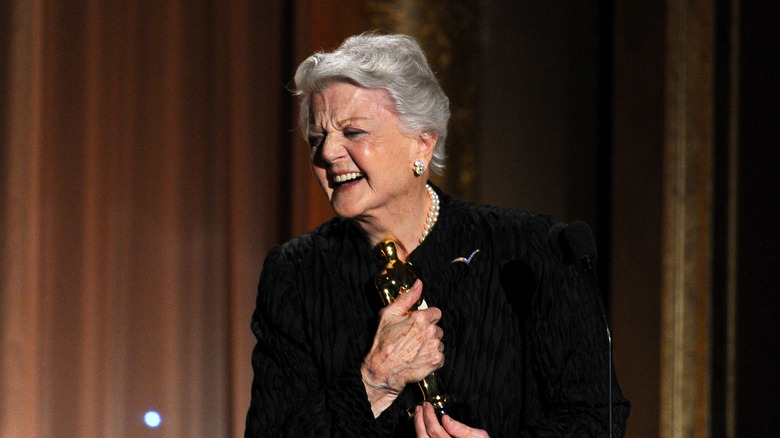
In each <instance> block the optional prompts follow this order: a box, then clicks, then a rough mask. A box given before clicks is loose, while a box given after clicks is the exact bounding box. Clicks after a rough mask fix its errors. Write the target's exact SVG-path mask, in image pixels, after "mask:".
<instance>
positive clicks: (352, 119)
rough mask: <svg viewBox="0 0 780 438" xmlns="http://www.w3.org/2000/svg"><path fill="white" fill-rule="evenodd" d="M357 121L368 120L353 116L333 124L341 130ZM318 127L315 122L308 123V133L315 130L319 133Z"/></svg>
mask: <svg viewBox="0 0 780 438" xmlns="http://www.w3.org/2000/svg"><path fill="white" fill-rule="evenodd" d="M358 120H369V117H362V116H355V117H350V118H348V119H344V120H339V121H337V122H336V123H335V125H336V127H337V128H339V129H341V128H343V127H344V126H346V125H349V124H350V123H352V122H355V121H358ZM320 127H321V126H320V125H319V124H318V123H316V121H313V122H312V123H309V132H311V131H312V130H313V129H317V130H318V131H321V129H320Z"/></svg>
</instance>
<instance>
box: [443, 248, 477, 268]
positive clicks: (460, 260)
mask: <svg viewBox="0 0 780 438" xmlns="http://www.w3.org/2000/svg"><path fill="white" fill-rule="evenodd" d="M478 252H479V250H478V249H475V250H474V252H472V253H471V255H470V256H469V257H468V258H466V257H458V258H456V259H455V260H453V261H451V262H450V263H457V262H463V263H465V264H467V265H468V264H469V263H471V259H473V258H474V256H475V255H477V253H478Z"/></svg>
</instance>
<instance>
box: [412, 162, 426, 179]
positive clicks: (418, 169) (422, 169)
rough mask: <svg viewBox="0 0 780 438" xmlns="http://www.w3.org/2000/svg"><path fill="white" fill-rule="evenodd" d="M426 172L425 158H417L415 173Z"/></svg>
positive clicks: (418, 174)
mask: <svg viewBox="0 0 780 438" xmlns="http://www.w3.org/2000/svg"><path fill="white" fill-rule="evenodd" d="M423 172H425V163H424V162H423V160H417V161H415V162H414V174H415V175H417V176H420V175H422V174H423Z"/></svg>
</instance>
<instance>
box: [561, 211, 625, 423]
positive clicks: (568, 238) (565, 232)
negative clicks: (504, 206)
mask: <svg viewBox="0 0 780 438" xmlns="http://www.w3.org/2000/svg"><path fill="white" fill-rule="evenodd" d="M547 236H548V238H549V241H550V246H552V248H553V252H554V253H555V255H556V256H558V258H559V259H560V260H561V261H562V262H563V263H564V264H573V263H579V265H580V266H581V267H582V268H584V269H585V271H586V272H587V273H588V279H589V283H590V286H591V288H592V289H593V292H594V295H595V296H596V300H597V303H598V307H599V310H601V319H602V320H603V321H604V327H605V328H606V330H607V349H608V352H607V359H608V360H607V367H608V368H607V378H608V382H609V385H608V386H609V401H608V408H609V425H608V427H609V436H610V438H611V437H612V331H611V330H610V328H609V320H608V319H607V313H606V310H605V308H604V301H603V300H602V299H601V289H600V288H599V282H598V279H597V278H596V270H595V269H594V267H593V266H594V264H595V262H596V259H597V258H598V251H597V250H596V239H595V237H593V230H591V228H590V226H589V225H588V224H586V223H585V222H583V221H574V222H572V223H570V224H569V225H566V224H563V223H556V224H555V225H553V226H552V227H550V230H549V232H548V233H547Z"/></svg>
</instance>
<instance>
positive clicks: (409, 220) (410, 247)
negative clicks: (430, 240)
mask: <svg viewBox="0 0 780 438" xmlns="http://www.w3.org/2000/svg"><path fill="white" fill-rule="evenodd" d="M410 199H412V200H411V201H405V202H403V207H400V206H399V207H397V208H388V209H387V210H391V211H388V212H387V214H384V215H381V214H378V215H373V216H370V217H361V218H355V219H354V222H355V223H356V224H357V226H358V227H359V228H360V229H361V231H362V232H363V234H364V236H365V237H366V239H367V240H368V242H369V244H370V245H371V247H372V248H373V247H375V246H376V245H378V244H379V243H380V242H382V241H384V240H387V239H392V240H394V241H395V243H396V249H397V252H398V257H399V258H400V259H401V260H407V259H408V257H409V254H411V252H412V251H414V249H415V248H417V247H418V246H419V245H420V237H421V236H422V233H423V230H424V229H425V223H426V221H427V219H428V212H429V210H430V208H431V200H430V197H429V195H428V190H427V189H426V186H422V189H421V190H418V191H416V192H415V194H414V195H413V196H411V197H410Z"/></svg>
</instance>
